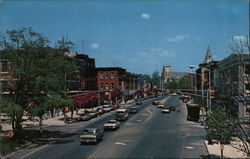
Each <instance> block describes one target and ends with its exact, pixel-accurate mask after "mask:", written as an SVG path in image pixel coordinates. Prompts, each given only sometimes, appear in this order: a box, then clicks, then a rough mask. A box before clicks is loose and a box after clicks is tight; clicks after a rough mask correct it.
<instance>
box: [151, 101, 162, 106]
mask: <svg viewBox="0 0 250 159" xmlns="http://www.w3.org/2000/svg"><path fill="white" fill-rule="evenodd" d="M152 104H153V105H158V104H161V103H160V102H159V101H153V102H152Z"/></svg>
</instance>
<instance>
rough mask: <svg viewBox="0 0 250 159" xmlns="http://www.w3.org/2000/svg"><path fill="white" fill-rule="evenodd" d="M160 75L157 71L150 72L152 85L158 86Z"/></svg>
mask: <svg viewBox="0 0 250 159" xmlns="http://www.w3.org/2000/svg"><path fill="white" fill-rule="evenodd" d="M160 78H161V77H160V75H159V72H158V71H155V72H153V74H152V84H153V86H157V87H158V88H159V87H160Z"/></svg>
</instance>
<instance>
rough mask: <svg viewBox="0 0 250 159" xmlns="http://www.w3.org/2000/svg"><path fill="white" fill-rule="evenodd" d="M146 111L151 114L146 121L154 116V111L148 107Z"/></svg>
mask: <svg viewBox="0 0 250 159" xmlns="http://www.w3.org/2000/svg"><path fill="white" fill-rule="evenodd" d="M146 111H147V112H149V114H150V115H149V117H148V118H147V119H146V122H147V121H148V120H149V119H151V118H152V116H153V112H151V111H150V110H149V109H148V108H147V109H146Z"/></svg>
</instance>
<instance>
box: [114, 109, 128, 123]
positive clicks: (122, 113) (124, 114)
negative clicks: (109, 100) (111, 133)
mask: <svg viewBox="0 0 250 159" xmlns="http://www.w3.org/2000/svg"><path fill="white" fill-rule="evenodd" d="M127 119H128V110H127V109H125V108H120V109H116V112H115V120H118V121H121V120H127Z"/></svg>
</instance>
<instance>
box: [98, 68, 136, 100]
mask: <svg viewBox="0 0 250 159" xmlns="http://www.w3.org/2000/svg"><path fill="white" fill-rule="evenodd" d="M96 70H97V85H98V90H100V91H101V92H102V93H103V92H104V93H106V94H110V93H111V94H112V96H111V98H112V99H114V98H118V99H120V100H123V99H125V100H126V99H129V98H132V96H133V97H134V96H135V93H136V91H137V90H138V77H139V75H137V74H133V73H130V72H126V69H123V68H120V67H99V68H97V69H96Z"/></svg>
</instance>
